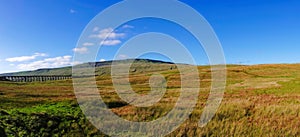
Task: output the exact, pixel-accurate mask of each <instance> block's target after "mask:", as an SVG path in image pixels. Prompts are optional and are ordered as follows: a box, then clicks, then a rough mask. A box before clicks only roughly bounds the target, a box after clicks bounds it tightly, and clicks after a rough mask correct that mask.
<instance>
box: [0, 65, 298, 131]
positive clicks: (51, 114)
mask: <svg viewBox="0 0 300 137" xmlns="http://www.w3.org/2000/svg"><path fill="white" fill-rule="evenodd" d="M132 68H134V71H132V72H131V74H130V78H129V80H130V82H131V84H132V85H131V86H132V88H133V89H134V91H136V92H137V93H139V94H147V91H149V90H150V87H149V84H148V80H149V78H150V76H151V74H153V73H161V74H162V75H164V76H165V77H166V78H167V91H166V94H165V95H164V96H163V98H162V99H161V100H160V101H159V102H158V103H156V104H155V105H153V106H151V107H147V108H138V107H135V106H131V105H127V103H126V102H124V101H122V100H121V99H120V98H119V97H118V95H117V93H116V92H115V91H114V88H113V87H112V81H111V77H110V76H109V68H108V67H105V66H102V67H99V68H97V69H96V73H98V74H99V75H98V76H97V77H96V80H97V85H98V88H99V92H100V94H101V96H102V98H103V100H104V101H105V103H106V104H107V105H108V107H109V108H110V109H111V110H112V111H113V112H114V113H116V114H117V115H119V116H120V117H122V118H124V119H127V120H131V121H152V120H154V119H157V118H159V117H162V116H164V115H166V114H167V113H168V112H169V111H170V110H171V109H172V107H173V106H174V104H175V103H176V101H177V98H178V96H179V89H180V75H179V72H178V70H177V69H174V68H175V66H174V64H150V65H149V64H147V63H143V64H138V65H136V66H134V65H133V66H132ZM170 68H172V69H170ZM198 70H199V72H200V79H201V82H200V84H201V89H200V91H199V93H200V94H199V97H198V102H197V104H196V107H195V109H194V111H193V112H192V114H191V115H190V117H189V119H188V120H186V121H185V122H184V123H183V124H182V125H181V126H180V127H179V128H178V129H177V130H175V131H174V132H172V133H170V134H169V135H168V136H300V115H299V113H300V105H299V104H300V71H299V70H300V64H282V65H255V66H241V65H228V66H227V86H226V91H225V94H224V98H223V101H222V104H221V106H220V107H219V109H218V111H217V113H216V115H215V116H214V118H213V119H212V120H211V121H210V122H209V123H208V124H207V126H205V127H203V128H200V127H198V125H197V123H198V120H199V119H200V116H201V113H202V110H203V108H204V106H205V102H206V99H207V97H208V94H209V89H210V88H209V87H210V86H211V81H210V77H211V71H210V68H209V67H207V66H199V67H198ZM0 102H1V103H0V134H1V135H7V136H105V135H104V134H102V133H101V132H100V131H98V130H97V129H96V128H95V127H94V126H93V125H92V124H91V123H90V122H89V121H88V120H87V119H86V118H85V117H84V115H83V114H82V112H81V110H80V108H79V106H78V104H77V102H76V98H75V95H74V92H73V86H72V80H63V81H48V82H42V83H41V82H32V83H16V82H0Z"/></svg>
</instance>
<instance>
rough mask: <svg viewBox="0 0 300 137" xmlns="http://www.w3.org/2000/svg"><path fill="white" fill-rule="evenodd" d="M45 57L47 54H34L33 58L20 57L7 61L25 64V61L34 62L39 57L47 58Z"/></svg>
mask: <svg viewBox="0 0 300 137" xmlns="http://www.w3.org/2000/svg"><path fill="white" fill-rule="evenodd" d="M45 56H47V54H45V53H34V54H33V55H31V56H20V57H12V58H7V59H5V61H8V62H23V61H30V60H34V59H36V58H37V57H45Z"/></svg>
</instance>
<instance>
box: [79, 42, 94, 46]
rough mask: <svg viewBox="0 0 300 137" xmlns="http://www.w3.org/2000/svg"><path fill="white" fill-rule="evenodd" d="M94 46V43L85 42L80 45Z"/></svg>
mask: <svg viewBox="0 0 300 137" xmlns="http://www.w3.org/2000/svg"><path fill="white" fill-rule="evenodd" d="M94 45H95V44H94V43H90V42H86V43H83V44H82V46H85V47H88V46H94Z"/></svg>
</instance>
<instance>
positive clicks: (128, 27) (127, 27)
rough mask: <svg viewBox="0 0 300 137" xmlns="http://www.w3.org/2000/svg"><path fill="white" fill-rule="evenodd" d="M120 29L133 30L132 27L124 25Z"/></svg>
mask: <svg viewBox="0 0 300 137" xmlns="http://www.w3.org/2000/svg"><path fill="white" fill-rule="evenodd" d="M122 28H123V29H133V28H134V26H131V25H127V24H125V25H123V26H122Z"/></svg>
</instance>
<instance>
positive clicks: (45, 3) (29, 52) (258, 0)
mask: <svg viewBox="0 0 300 137" xmlns="http://www.w3.org/2000/svg"><path fill="white" fill-rule="evenodd" d="M117 2H119V1H117V0H84V1H79V0H74V1H71V0H42V1H41V0H9V1H0V45H1V47H0V66H1V67H0V73H5V72H13V71H22V70H33V69H38V68H48V67H62V66H68V65H71V64H72V57H73V55H74V52H87V51H85V49H74V48H75V47H76V44H77V41H78V39H79V37H80V35H81V33H82V31H83V30H84V28H85V27H86V25H87V24H88V23H89V22H90V20H91V19H93V18H94V17H95V16H96V15H97V14H98V13H99V12H101V11H102V10H104V9H105V8H107V7H109V6H110V5H112V4H114V3H117ZM182 2H184V3H186V4H188V5H190V6H191V7H193V8H194V9H196V10H197V11H198V12H199V13H200V14H202V15H203V16H204V17H205V18H206V20H207V21H208V22H209V23H210V24H211V26H212V27H213V29H214V30H215V32H216V34H217V36H218V38H219V40H220V42H221V44H222V46H223V50H224V53H225V58H226V62H227V63H230V64H266V63H299V62H300V54H299V53H298V52H299V51H300V8H299V7H300V1H299V0H285V1H284V0H263V1H262V0H182ZM129 10H130V9H129ZM153 22H154V23H153ZM155 22H156V23H155ZM122 27H123V28H122ZM173 27H175V28H176V26H174V25H173ZM107 29H109V28H107ZM98 31H99V32H101V31H102V32H104V31H105V30H98ZM147 31H157V32H164V33H168V34H170V35H172V34H174V37H178V38H182V36H176V34H178V33H176V32H177V31H176V32H175V31H174V29H173V28H172V24H171V23H168V22H166V21H162V20H155V21H153V20H152V21H151V19H144V20H136V21H132V22H128V23H127V24H124V26H121V28H119V29H118V30H117V31H116V32H115V33H116V34H119V35H118V36H119V37H118V36H116V37H115V39H113V40H114V41H108V42H109V43H106V44H107V46H103V49H102V50H101V52H100V53H99V57H98V58H97V61H99V60H101V59H102V60H110V59H112V57H113V54H114V52H115V51H116V50H117V49H118V48H119V47H120V46H121V44H122V43H123V41H125V40H126V39H129V38H130V37H133V36H135V35H138V34H140V33H143V32H147ZM180 32H181V33H180V34H186V35H184V37H187V38H186V39H188V40H183V41H184V43H185V44H186V46H187V48H188V49H189V50H190V51H197V52H198V51H199V52H198V54H199V56H197V53H195V55H196V56H197V57H198V58H201V59H199V60H197V63H198V64H207V63H208V62H207V59H205V56H203V55H204V53H203V51H201V49H200V50H198V49H197V48H196V47H197V46H196V45H197V42H196V41H195V40H193V39H192V38H191V37H189V35H188V34H187V33H186V32H184V30H182V29H181V31H180ZM188 37H189V38H188ZM183 39H184V38H183ZM118 40H119V41H118ZM87 46H88V43H87ZM146 57H147V56H146ZM148 57H151V58H154V59H164V58H163V57H161V56H157V55H152V56H150V55H149V56H148ZM121 58H126V56H125V55H124V56H123V57H121Z"/></svg>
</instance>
